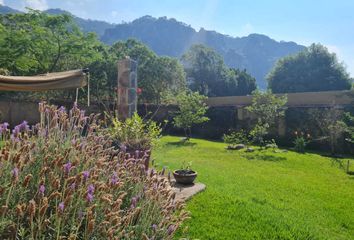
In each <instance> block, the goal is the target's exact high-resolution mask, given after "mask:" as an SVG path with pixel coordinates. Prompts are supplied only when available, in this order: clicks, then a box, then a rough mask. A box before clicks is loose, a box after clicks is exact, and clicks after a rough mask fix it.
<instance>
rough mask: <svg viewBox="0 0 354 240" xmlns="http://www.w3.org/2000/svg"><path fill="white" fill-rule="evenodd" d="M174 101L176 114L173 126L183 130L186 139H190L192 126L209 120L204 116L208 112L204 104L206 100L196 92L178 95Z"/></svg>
mask: <svg viewBox="0 0 354 240" xmlns="http://www.w3.org/2000/svg"><path fill="white" fill-rule="evenodd" d="M176 99H177V105H178V112H177V114H176V116H175V117H174V118H173V124H174V125H175V126H176V127H178V128H183V129H184V131H185V134H186V137H190V135H191V128H192V126H193V125H195V124H200V123H203V122H206V121H208V120H209V118H207V117H206V116H205V114H206V111H207V110H208V107H207V105H206V103H205V100H206V99H207V98H206V97H205V96H203V95H200V94H199V93H197V92H189V91H188V92H183V93H180V94H179V95H178V96H177V97H176ZM187 131H188V133H187Z"/></svg>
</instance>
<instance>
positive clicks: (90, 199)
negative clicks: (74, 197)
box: [86, 193, 93, 203]
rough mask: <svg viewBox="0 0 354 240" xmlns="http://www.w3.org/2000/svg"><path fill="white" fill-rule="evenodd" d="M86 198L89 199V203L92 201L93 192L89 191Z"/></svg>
mask: <svg viewBox="0 0 354 240" xmlns="http://www.w3.org/2000/svg"><path fill="white" fill-rule="evenodd" d="M86 200H87V201H88V202H89V203H92V201H93V194H91V193H87V195H86Z"/></svg>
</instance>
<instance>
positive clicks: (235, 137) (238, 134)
mask: <svg viewBox="0 0 354 240" xmlns="http://www.w3.org/2000/svg"><path fill="white" fill-rule="evenodd" d="M223 140H224V142H225V143H227V144H229V145H236V144H248V143H249V140H248V136H247V134H246V133H245V131H243V130H240V131H234V132H231V133H229V134H224V136H223Z"/></svg>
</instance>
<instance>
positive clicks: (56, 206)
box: [0, 103, 187, 239]
mask: <svg viewBox="0 0 354 240" xmlns="http://www.w3.org/2000/svg"><path fill="white" fill-rule="evenodd" d="M39 110H40V114H41V122H40V123H39V124H37V125H36V126H35V127H33V128H31V129H30V128H29V126H28V124H27V123H26V122H23V123H22V124H20V125H18V126H16V127H15V128H14V129H13V131H12V132H10V131H9V130H8V125H7V124H2V125H1V126H0V130H1V131H0V132H1V137H2V138H3V139H5V140H6V142H5V144H4V146H3V147H2V149H1V151H0V239H170V238H172V236H173V233H174V232H175V231H176V229H177V228H178V227H179V226H180V224H181V222H182V221H183V220H184V219H185V218H186V217H187V214H186V212H184V211H183V205H182V203H180V202H176V201H175V200H174V197H175V195H174V193H173V192H172V191H171V190H170V187H169V183H168V181H167V180H166V179H164V178H161V177H160V176H159V175H158V174H157V173H156V172H155V171H154V170H151V171H150V172H146V171H145V169H144V165H143V159H139V158H129V159H126V157H125V156H122V153H119V154H117V153H115V152H114V150H113V148H111V147H110V146H111V141H110V139H109V137H107V136H106V135H105V133H103V131H101V130H100V128H99V126H98V124H97V116H95V115H91V116H89V117H87V116H85V114H84V112H83V111H80V110H79V109H78V108H77V107H76V106H75V105H74V107H73V109H71V110H70V111H69V112H66V111H65V109H64V108H63V107H62V108H59V109H57V108H56V107H54V106H48V105H46V104H43V103H41V104H40V106H39Z"/></svg>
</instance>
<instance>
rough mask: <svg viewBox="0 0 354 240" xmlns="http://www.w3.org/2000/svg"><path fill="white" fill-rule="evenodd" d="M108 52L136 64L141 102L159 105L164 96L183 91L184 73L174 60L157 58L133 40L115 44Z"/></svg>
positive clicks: (184, 85)
mask: <svg viewBox="0 0 354 240" xmlns="http://www.w3.org/2000/svg"><path fill="white" fill-rule="evenodd" d="M110 51H111V53H112V54H113V55H114V56H116V58H118V59H123V58H125V56H129V57H130V58H131V59H133V60H135V61H137V62H138V78H139V81H138V84H139V87H140V88H142V89H143V92H142V94H141V95H140V97H139V98H141V102H150V103H155V104H159V103H160V102H161V98H162V97H163V96H164V94H167V93H172V94H174V95H176V94H178V93H179V92H182V91H184V90H185V88H186V77H185V72H184V70H183V67H182V65H181V64H180V63H179V62H178V61H177V60H176V59H173V58H170V57H159V56H157V55H156V54H155V53H154V52H153V51H151V50H150V49H149V48H148V47H146V46H145V45H144V44H142V43H141V42H139V41H137V40H134V39H128V40H127V41H124V42H117V43H115V44H114V45H113V46H112V48H111V50H110Z"/></svg>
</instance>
